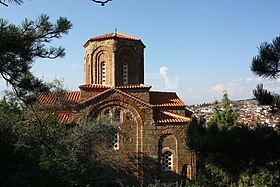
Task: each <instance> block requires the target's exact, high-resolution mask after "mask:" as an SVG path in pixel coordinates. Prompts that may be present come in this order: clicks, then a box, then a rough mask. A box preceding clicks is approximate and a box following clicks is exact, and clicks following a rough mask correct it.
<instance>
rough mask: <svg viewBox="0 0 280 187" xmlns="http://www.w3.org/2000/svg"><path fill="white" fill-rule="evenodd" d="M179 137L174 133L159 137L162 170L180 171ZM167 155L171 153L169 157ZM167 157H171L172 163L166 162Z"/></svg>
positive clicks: (159, 155) (159, 156)
mask: <svg viewBox="0 0 280 187" xmlns="http://www.w3.org/2000/svg"><path fill="white" fill-rule="evenodd" d="M177 146H178V143H177V139H176V137H175V135H173V134H164V135H162V136H161V137H160V138H159V145H158V158H159V163H160V164H159V165H160V171H161V172H168V171H174V172H176V171H178V158H177ZM166 155H169V157H168V158H167V156H166ZM166 159H171V163H169V162H168V164H169V165H168V166H167V163H166V161H167V160H166Z"/></svg>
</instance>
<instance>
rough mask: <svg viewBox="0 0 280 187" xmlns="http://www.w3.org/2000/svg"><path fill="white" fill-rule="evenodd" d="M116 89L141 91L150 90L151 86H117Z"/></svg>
mask: <svg viewBox="0 0 280 187" xmlns="http://www.w3.org/2000/svg"><path fill="white" fill-rule="evenodd" d="M116 88H117V89H141V88H148V89H150V88H151V86H149V85H144V84H140V85H123V86H117V87H116Z"/></svg>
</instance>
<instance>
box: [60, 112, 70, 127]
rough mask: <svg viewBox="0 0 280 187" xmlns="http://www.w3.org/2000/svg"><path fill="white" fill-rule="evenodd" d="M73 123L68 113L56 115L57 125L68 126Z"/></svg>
mask: <svg viewBox="0 0 280 187" xmlns="http://www.w3.org/2000/svg"><path fill="white" fill-rule="evenodd" d="M72 121H73V116H72V114H71V113H70V112H62V113H59V114H58V123H59V124H63V123H66V124H70V123H72Z"/></svg>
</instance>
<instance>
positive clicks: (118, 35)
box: [84, 32, 140, 47]
mask: <svg viewBox="0 0 280 187" xmlns="http://www.w3.org/2000/svg"><path fill="white" fill-rule="evenodd" d="M114 37H116V38H121V39H127V40H140V39H139V38H137V37H134V36H129V35H127V34H123V33H120V32H112V33H108V34H104V35H101V36H95V37H92V38H90V39H88V41H87V42H86V43H85V44H84V47H86V46H87V45H88V43H89V42H90V41H97V40H105V39H113V38H114Z"/></svg>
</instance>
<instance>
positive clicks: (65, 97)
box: [37, 91, 81, 106]
mask: <svg viewBox="0 0 280 187" xmlns="http://www.w3.org/2000/svg"><path fill="white" fill-rule="evenodd" d="M80 95H81V93H80V92H78V91H76V92H64V93H61V95H60V94H59V93H54V92H50V93H40V94H39V95H38V96H37V100H38V102H39V103H41V104H44V105H49V106H51V105H54V103H55V102H58V101H59V102H60V104H62V103H64V102H76V103H78V102H79V101H80Z"/></svg>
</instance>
